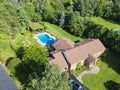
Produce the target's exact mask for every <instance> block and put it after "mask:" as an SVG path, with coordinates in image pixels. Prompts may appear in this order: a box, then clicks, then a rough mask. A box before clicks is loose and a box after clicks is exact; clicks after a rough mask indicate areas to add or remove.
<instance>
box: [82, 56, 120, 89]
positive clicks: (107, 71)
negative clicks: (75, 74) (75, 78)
mask: <svg viewBox="0 0 120 90" xmlns="http://www.w3.org/2000/svg"><path fill="white" fill-rule="evenodd" d="M110 58H111V59H110ZM111 60H112V63H109V62H110V61H111ZM116 63H117V64H116ZM97 65H98V66H99V67H100V72H99V73H98V74H97V75H94V74H88V75H85V76H84V77H83V82H84V85H85V86H87V87H88V88H89V89H90V90H106V89H107V87H106V84H107V85H108V84H109V83H108V82H111V81H113V82H115V83H120V74H119V73H120V72H117V71H118V70H120V61H119V57H116V56H114V55H112V56H111V55H108V56H107V57H106V58H103V60H99V61H98V63H97ZM117 65H119V66H117ZM113 66H116V67H117V68H113ZM117 69H118V70H117ZM109 88H110V87H109ZM112 88H113V87H112ZM108 90H109V89H108ZM112 90H115V89H112Z"/></svg>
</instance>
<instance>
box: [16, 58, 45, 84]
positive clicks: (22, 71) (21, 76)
mask: <svg viewBox="0 0 120 90" xmlns="http://www.w3.org/2000/svg"><path fill="white" fill-rule="evenodd" d="M44 70H45V66H43V65H40V64H39V63H36V62H35V61H33V60H29V61H28V62H25V61H22V62H21V63H20V64H18V65H17V66H16V67H15V73H14V75H15V76H16V77H17V79H18V80H19V81H20V82H21V83H22V84H23V85H24V86H27V85H28V83H29V81H30V77H31V76H32V77H34V73H36V74H37V75H38V76H39V77H42V76H43V75H42V72H43V71H44Z"/></svg>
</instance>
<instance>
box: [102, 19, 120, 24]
mask: <svg viewBox="0 0 120 90" xmlns="http://www.w3.org/2000/svg"><path fill="white" fill-rule="evenodd" d="M104 20H106V21H108V22H111V23H114V24H117V25H120V23H118V22H116V21H114V20H109V19H106V18H104Z"/></svg>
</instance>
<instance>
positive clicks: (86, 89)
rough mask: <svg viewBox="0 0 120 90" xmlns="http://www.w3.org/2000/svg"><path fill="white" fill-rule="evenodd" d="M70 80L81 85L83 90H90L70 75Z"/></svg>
mask: <svg viewBox="0 0 120 90" xmlns="http://www.w3.org/2000/svg"><path fill="white" fill-rule="evenodd" d="M69 78H70V79H72V80H74V81H75V82H76V83H77V84H79V85H80V86H81V87H82V89H81V90H89V89H88V88H87V87H85V86H84V85H83V84H82V83H81V82H80V81H79V80H78V79H77V78H76V77H75V76H74V75H73V74H70V76H69Z"/></svg>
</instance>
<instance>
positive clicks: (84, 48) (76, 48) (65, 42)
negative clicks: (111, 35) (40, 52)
mask: <svg viewBox="0 0 120 90" xmlns="http://www.w3.org/2000/svg"><path fill="white" fill-rule="evenodd" d="M52 47H53V48H54V51H51V52H50V53H51V54H50V57H49V58H48V61H49V63H54V64H58V65H59V66H60V67H61V68H62V69H63V70H65V69H68V62H69V63H70V65H71V69H76V65H77V63H79V62H81V64H82V65H84V66H88V67H90V66H92V65H95V64H96V62H97V58H98V57H99V56H100V55H101V54H102V53H103V52H104V51H105V47H104V45H103V44H102V43H101V41H100V40H99V39H87V40H85V41H82V42H77V43H74V42H73V41H71V40H69V39H66V38H61V39H59V40H57V41H56V42H55V43H54V44H53V45H52ZM64 55H65V56H64ZM66 58H67V61H66Z"/></svg>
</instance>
